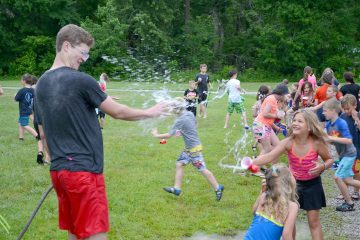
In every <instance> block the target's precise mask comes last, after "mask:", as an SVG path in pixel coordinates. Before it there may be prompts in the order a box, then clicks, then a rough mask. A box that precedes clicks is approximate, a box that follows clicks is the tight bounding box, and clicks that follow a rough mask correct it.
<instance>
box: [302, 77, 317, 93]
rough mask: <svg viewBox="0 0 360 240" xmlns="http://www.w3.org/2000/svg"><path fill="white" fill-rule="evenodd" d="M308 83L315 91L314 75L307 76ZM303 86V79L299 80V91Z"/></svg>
mask: <svg viewBox="0 0 360 240" xmlns="http://www.w3.org/2000/svg"><path fill="white" fill-rule="evenodd" d="M308 82H309V83H311V85H312V88H313V90H315V86H316V77H315V75H314V74H313V75H310V76H308ZM303 84H304V79H303V78H302V79H300V81H299V88H300V89H301V87H302V85H303Z"/></svg>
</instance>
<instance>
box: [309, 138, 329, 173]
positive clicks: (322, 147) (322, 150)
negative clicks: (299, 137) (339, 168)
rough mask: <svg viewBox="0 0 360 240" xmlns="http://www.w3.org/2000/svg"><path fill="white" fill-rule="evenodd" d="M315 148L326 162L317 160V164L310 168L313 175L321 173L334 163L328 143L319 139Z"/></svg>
mask: <svg viewBox="0 0 360 240" xmlns="http://www.w3.org/2000/svg"><path fill="white" fill-rule="evenodd" d="M315 149H316V151H317V153H318V154H319V155H320V157H321V159H323V161H324V162H322V163H319V162H317V163H316V166H315V167H314V168H312V169H310V171H309V173H310V174H311V175H320V174H321V173H322V172H323V171H325V170H326V169H329V168H330V167H331V165H332V164H333V163H334V160H333V159H332V157H331V154H330V152H329V148H328V145H327V144H324V143H322V142H319V141H317V142H315Z"/></svg>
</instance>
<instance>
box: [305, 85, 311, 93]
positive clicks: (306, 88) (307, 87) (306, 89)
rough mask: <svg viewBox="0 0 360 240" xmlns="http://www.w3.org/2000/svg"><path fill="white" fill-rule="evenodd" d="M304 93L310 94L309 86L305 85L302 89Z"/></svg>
mask: <svg viewBox="0 0 360 240" xmlns="http://www.w3.org/2000/svg"><path fill="white" fill-rule="evenodd" d="M304 93H305V94H309V93H310V86H309V85H305V87H304Z"/></svg>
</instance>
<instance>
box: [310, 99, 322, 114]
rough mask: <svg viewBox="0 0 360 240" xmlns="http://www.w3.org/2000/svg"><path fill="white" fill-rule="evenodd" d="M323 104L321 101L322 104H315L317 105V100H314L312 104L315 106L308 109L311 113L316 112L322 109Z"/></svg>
mask: <svg viewBox="0 0 360 240" xmlns="http://www.w3.org/2000/svg"><path fill="white" fill-rule="evenodd" d="M325 102H326V101H323V102H322V103H320V104H317V103H318V100H317V99H315V102H314V105H315V106H314V107H311V108H310V109H311V110H312V111H316V110H318V109H320V108H322V107H323V106H324V104H325Z"/></svg>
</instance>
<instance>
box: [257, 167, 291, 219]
mask: <svg viewBox="0 0 360 240" xmlns="http://www.w3.org/2000/svg"><path fill="white" fill-rule="evenodd" d="M265 179H266V188H267V190H266V192H265V200H264V202H263V204H262V206H261V207H262V212H263V213H264V214H265V215H266V216H269V217H271V218H272V219H274V220H276V221H277V222H279V223H284V222H285V220H286V217H287V215H288V213H289V203H290V201H292V202H295V203H298V202H297V195H296V181H295V179H294V177H293V176H292V174H291V172H290V170H289V168H288V167H286V166H285V165H284V164H283V163H277V164H274V165H273V166H272V167H271V168H269V169H268V170H266V172H265Z"/></svg>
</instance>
